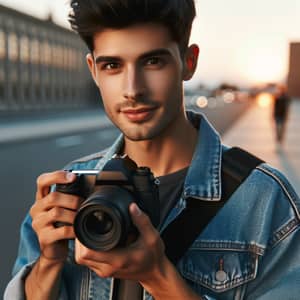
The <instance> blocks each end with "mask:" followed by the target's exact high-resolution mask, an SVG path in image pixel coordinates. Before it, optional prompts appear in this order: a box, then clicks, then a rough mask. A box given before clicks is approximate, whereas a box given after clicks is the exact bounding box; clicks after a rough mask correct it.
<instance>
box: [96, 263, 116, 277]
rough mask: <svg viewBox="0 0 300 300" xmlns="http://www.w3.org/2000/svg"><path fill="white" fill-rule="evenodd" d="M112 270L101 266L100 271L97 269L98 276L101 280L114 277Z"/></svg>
mask: <svg viewBox="0 0 300 300" xmlns="http://www.w3.org/2000/svg"><path fill="white" fill-rule="evenodd" d="M114 273H115V272H114V270H113V269H112V268H111V267H110V266H108V265H107V266H102V267H101V269H99V275H100V277H102V278H109V277H114Z"/></svg>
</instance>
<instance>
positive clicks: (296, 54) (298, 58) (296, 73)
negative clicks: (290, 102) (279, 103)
mask: <svg viewBox="0 0 300 300" xmlns="http://www.w3.org/2000/svg"><path fill="white" fill-rule="evenodd" d="M288 90H289V94H290V95H291V96H292V97H295V98H299V99H300V42H299V43H291V44H290V62H289V74H288Z"/></svg>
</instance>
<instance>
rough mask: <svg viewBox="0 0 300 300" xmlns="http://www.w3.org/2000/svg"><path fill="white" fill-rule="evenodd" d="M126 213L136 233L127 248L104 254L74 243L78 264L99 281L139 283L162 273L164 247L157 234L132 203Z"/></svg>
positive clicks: (147, 218) (77, 242) (119, 248)
mask: <svg viewBox="0 0 300 300" xmlns="http://www.w3.org/2000/svg"><path fill="white" fill-rule="evenodd" d="M129 210H130V213H131V218H132V221H133V223H134V225H135V226H136V227H137V229H138V231H139V236H138V238H137V240H135V241H134V242H132V243H131V244H129V245H128V246H126V247H122V248H121V247H118V248H115V249H112V250H110V251H107V252H99V251H93V250H91V249H88V248H86V247H84V246H83V245H82V244H81V243H80V242H79V241H78V240H76V243H75V244H76V246H75V259H76V261H77V263H79V264H81V265H86V266H87V267H88V268H90V269H92V270H93V271H94V272H95V273H96V274H97V275H99V276H100V277H116V278H126V279H130V280H136V281H140V282H141V281H143V280H147V279H148V278H152V277H153V276H154V274H156V273H158V272H163V270H161V268H162V265H163V264H162V260H163V259H164V258H165V254H164V244H163V241H162V240H161V238H160V235H159V233H158V232H157V230H156V229H155V228H154V227H153V226H152V224H151V222H150V219H149V217H148V216H147V215H146V214H144V213H143V212H142V211H141V210H140V209H139V208H138V206H137V205H136V204H135V203H132V204H131V205H130V208H129Z"/></svg>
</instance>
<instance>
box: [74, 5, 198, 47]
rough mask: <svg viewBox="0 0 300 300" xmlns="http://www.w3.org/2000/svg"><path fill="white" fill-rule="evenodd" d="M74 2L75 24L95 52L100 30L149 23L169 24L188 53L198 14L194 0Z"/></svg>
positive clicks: (171, 30)
mask: <svg viewBox="0 0 300 300" xmlns="http://www.w3.org/2000/svg"><path fill="white" fill-rule="evenodd" d="M70 5H71V11H70V13H69V22H70V24H71V27H72V29H73V30H75V31H76V32H77V33H78V34H79V35H80V37H81V38H82V39H83V41H84V42H85V43H86V45H87V46H88V48H89V50H90V51H91V52H93V50H94V39H93V37H94V34H95V33H96V32H97V31H99V30H101V29H105V28H116V29H121V28H126V27H128V26H130V25H134V24H139V23H148V22H149V23H159V24H162V25H163V26H166V28H167V29H168V30H169V32H170V34H171V36H172V38H173V40H174V41H175V42H177V43H178V45H179V48H180V50H181V51H183V52H184V51H185V49H186V48H187V46H188V42H189V38H190V33H191V28H192V23H193V20H194V18H195V15H196V10H195V3H194V0H71V3H70Z"/></svg>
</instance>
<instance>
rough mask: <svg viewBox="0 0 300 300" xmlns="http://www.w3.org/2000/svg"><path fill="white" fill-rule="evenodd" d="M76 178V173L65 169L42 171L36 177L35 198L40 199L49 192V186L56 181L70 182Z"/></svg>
mask: <svg viewBox="0 0 300 300" xmlns="http://www.w3.org/2000/svg"><path fill="white" fill-rule="evenodd" d="M75 179H76V175H75V174H74V173H71V172H67V171H55V172H52V173H44V174H42V175H40V176H39V177H38V178H37V182H36V183H37V192H36V199H37V200H40V199H42V198H44V197H45V196H46V195H47V194H49V191H50V187H51V186H52V185H53V184H57V183H70V182H73V181H74V180H75Z"/></svg>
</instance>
